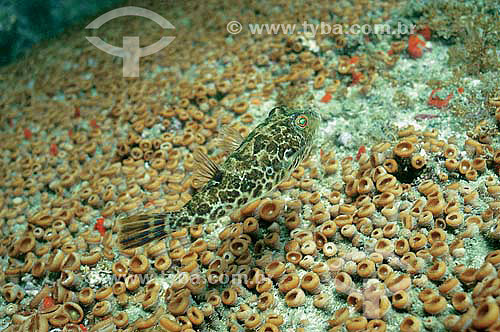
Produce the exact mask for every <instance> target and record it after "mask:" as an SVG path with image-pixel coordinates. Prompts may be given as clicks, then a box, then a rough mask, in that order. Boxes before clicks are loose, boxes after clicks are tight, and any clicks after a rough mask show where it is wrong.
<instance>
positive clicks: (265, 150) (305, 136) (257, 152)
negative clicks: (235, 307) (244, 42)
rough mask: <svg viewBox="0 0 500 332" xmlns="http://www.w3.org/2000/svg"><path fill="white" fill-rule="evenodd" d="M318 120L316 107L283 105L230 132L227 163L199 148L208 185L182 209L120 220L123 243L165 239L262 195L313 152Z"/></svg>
mask: <svg viewBox="0 0 500 332" xmlns="http://www.w3.org/2000/svg"><path fill="white" fill-rule="evenodd" d="M319 124H320V116H319V114H318V113H317V111H316V110H314V109H313V108H311V107H307V108H303V107H300V108H289V107H286V106H278V107H275V108H273V109H272V110H271V111H270V112H269V115H268V116H267V118H266V119H265V120H264V121H263V122H262V123H260V124H259V125H258V126H257V127H256V128H255V129H254V130H252V131H251V132H250V133H249V134H248V136H247V137H246V138H243V137H241V136H240V135H239V133H238V132H237V131H236V130H233V131H231V130H229V131H226V132H225V134H224V136H225V137H223V142H225V148H226V150H227V151H230V152H231V153H230V154H229V155H228V156H227V158H226V160H225V161H224V162H223V163H222V164H220V165H217V164H215V163H214V162H213V161H212V160H211V159H210V158H209V157H208V156H207V155H205V154H204V153H203V152H200V151H196V152H195V153H194V159H195V162H196V163H197V166H196V167H197V169H196V171H195V172H194V174H193V177H194V178H196V179H197V180H198V181H202V182H204V185H203V186H202V187H201V188H200V189H199V190H198V191H197V192H196V193H194V194H193V196H192V198H191V200H190V201H189V202H187V203H186V204H185V205H184V206H183V207H182V208H181V209H180V210H178V211H174V212H166V213H156V214H139V215H132V216H129V217H126V218H124V219H121V220H120V221H119V224H120V226H121V227H120V235H119V242H120V245H121V247H122V248H124V249H128V248H135V247H139V246H142V245H145V244H147V243H149V242H152V241H154V240H161V239H163V238H165V237H167V236H168V234H169V233H170V232H171V231H172V230H174V229H175V228H177V227H179V226H185V225H188V224H193V223H198V224H200V223H204V222H206V221H207V220H216V219H218V218H221V217H223V216H225V215H229V214H230V213H231V212H232V211H233V210H235V209H237V208H241V207H242V206H244V205H246V204H248V203H251V202H252V201H255V200H257V199H259V198H262V197H263V196H265V195H266V194H268V193H269V192H270V191H272V190H273V189H274V188H275V187H276V186H277V185H278V184H279V183H280V182H282V181H283V180H285V179H287V178H288V177H289V176H290V175H291V173H292V172H293V171H294V170H295V168H296V167H297V166H298V165H299V164H300V163H301V162H302V161H303V160H304V159H305V158H306V156H308V155H309V153H310V152H311V149H312V147H313V143H314V139H315V137H316V134H317V131H318V127H319Z"/></svg>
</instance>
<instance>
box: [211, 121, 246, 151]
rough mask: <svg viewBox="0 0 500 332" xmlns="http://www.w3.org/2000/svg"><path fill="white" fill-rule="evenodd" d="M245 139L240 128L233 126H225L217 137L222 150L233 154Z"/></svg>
mask: <svg viewBox="0 0 500 332" xmlns="http://www.w3.org/2000/svg"><path fill="white" fill-rule="evenodd" d="M244 139H245V138H244V137H243V136H241V134H240V132H239V131H238V130H236V129H234V128H233V127H229V126H224V127H222V129H221V131H220V134H219V137H218V138H217V141H218V142H217V143H218V145H219V147H220V148H221V149H222V151H224V152H225V153H227V154H231V153H233V152H234V151H235V150H236V149H237V148H238V147H239V146H240V145H241V143H242V142H243V140H244Z"/></svg>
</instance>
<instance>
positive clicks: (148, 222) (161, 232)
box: [118, 213, 173, 249]
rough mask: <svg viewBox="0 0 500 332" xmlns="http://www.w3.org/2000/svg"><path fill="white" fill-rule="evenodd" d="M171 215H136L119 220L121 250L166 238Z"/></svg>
mask: <svg viewBox="0 0 500 332" xmlns="http://www.w3.org/2000/svg"><path fill="white" fill-rule="evenodd" d="M172 214H173V213H157V214H138V215H133V216H130V217H126V218H123V219H121V220H119V221H118V222H119V225H120V233H119V235H118V241H119V243H120V247H121V248H122V249H130V248H136V247H140V246H143V245H145V244H147V243H149V242H152V241H154V240H161V239H163V238H165V237H167V235H168V233H169V229H170V227H169V224H170V220H171V219H172Z"/></svg>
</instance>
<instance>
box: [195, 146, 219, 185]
mask: <svg viewBox="0 0 500 332" xmlns="http://www.w3.org/2000/svg"><path fill="white" fill-rule="evenodd" d="M193 157H194V161H195V168H194V170H193V184H195V186H196V187H198V188H199V187H201V186H203V185H204V184H205V183H207V182H208V181H210V180H215V181H218V182H220V181H221V180H222V171H221V170H220V168H219V166H217V164H216V163H215V162H214V161H213V160H212V159H210V157H209V156H207V155H206V154H205V153H204V152H203V151H202V150H200V149H196V150H195V151H194V154H193Z"/></svg>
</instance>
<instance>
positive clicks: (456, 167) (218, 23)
mask: <svg viewBox="0 0 500 332" xmlns="http://www.w3.org/2000/svg"><path fill="white" fill-rule="evenodd" d="M125 5H127V6H131V5H133V6H139V7H143V8H148V9H150V10H152V11H154V12H156V13H158V14H160V15H161V16H163V17H164V18H166V19H168V20H169V21H170V22H171V23H172V24H173V26H174V27H175V29H167V30H164V29H162V28H161V27H159V26H158V24H156V23H155V22H153V21H151V20H149V19H147V18H143V17H122V18H116V19H114V20H113V21H110V22H108V23H106V24H104V25H103V26H102V27H101V28H100V29H99V30H96V31H89V30H88V29H87V30H86V29H85V24H84V25H82V26H77V27H73V28H70V29H69V30H67V31H66V32H65V33H64V34H62V35H60V36H57V37H54V38H52V39H50V40H47V41H44V42H42V43H41V44H39V45H37V46H35V47H34V48H33V49H32V50H30V51H29V52H27V54H26V55H25V56H24V57H22V58H19V59H17V60H16V61H14V62H12V63H10V64H8V65H6V66H4V67H1V68H0V76H1V77H2V80H0V88H1V91H2V93H1V94H0V149H1V160H0V193H1V195H0V208H1V210H0V221H1V233H2V236H1V239H0V241H1V246H0V255H1V258H0V263H1V272H0V295H1V296H0V329H1V330H4V331H73V332H74V331H136V330H140V331H142V330H144V331H181V330H183V331H193V330H194V331H262V332H272V331H297V332H298V331H311V332H312V331H399V330H400V331H404V332H406V331H429V330H432V331H445V330H449V331H465V330H467V331H499V330H500V318H499V316H500V315H499V306H500V276H499V274H498V271H499V269H500V242H499V241H500V225H499V220H500V219H499V214H500V181H499V172H500V144H499V138H498V129H499V122H500V88H499V84H498V83H499V80H498V77H499V60H498V59H499V50H500V48H499V46H500V45H499V42H498V40H499V31H500V20H499V11H500V7H499V4H498V3H497V2H496V1H477V2H476V1H368V0H352V1H335V2H324V3H321V2H314V3H310V4H308V3H303V2H288V1H272V2H266V1H241V2H240V1H238V2H232V1H207V2H203V3H202V2H199V3H198V2H194V1H192V2H186V3H178V4H173V3H170V2H163V1H151V2H134V1H131V2H127V3H125V4H124V6H125ZM95 17H97V16H95ZM95 17H92V18H89V20H88V22H89V23H90V22H91V21H92V20H93V19H94V18H95ZM232 21H238V22H241V24H242V28H243V30H242V31H241V32H240V33H236V34H232V33H230V32H229V31H228V29H234V28H238V26H237V24H236V23H232V25H228V23H229V22H232ZM304 22H307V24H315V25H316V26H319V27H321V23H322V22H323V25H322V26H323V31H322V30H318V31H317V33H316V34H313V33H312V30H311V29H312V28H311V27H312V26H309V25H303V23H304ZM294 23H295V24H297V26H296V27H297V28H296V29H295V30H294V32H293V33H284V32H283V31H282V30H280V31H279V32H278V33H267V32H266V30H265V28H264V30H263V31H262V33H252V32H251V31H250V27H249V24H268V27H270V26H271V24H294ZM327 24H329V25H330V26H333V24H340V25H341V26H342V27H343V28H345V29H347V28H349V27H352V26H353V25H354V24H359V25H360V26H362V25H367V26H373V25H374V24H387V26H388V27H389V28H390V29H391V33H389V34H373V33H372V34H340V33H338V30H336V31H337V32H336V33H332V32H330V33H327V32H328V31H327V28H326V26H327ZM411 24H414V25H415V26H416V27H415V30H414V31H413V33H406V32H405V31H399V32H398V31H397V30H396V29H397V28H398V27H401V26H410V25H411ZM253 27H255V26H253ZM338 27H339V26H337V28H338ZM280 29H281V28H280ZM231 31H232V32H234V31H233V30H231ZM289 32H290V31H289ZM90 35H94V36H99V37H101V38H102V39H103V40H105V41H106V42H108V43H109V44H112V45H115V46H118V47H121V46H122V43H123V40H122V37H123V36H137V35H138V36H140V44H141V46H147V45H150V44H152V43H153V42H156V41H157V40H159V39H160V38H161V37H162V36H164V35H169V36H175V40H174V41H173V42H172V43H171V44H169V45H168V46H167V47H165V48H164V49H163V50H160V51H158V52H156V53H155V54H152V55H148V56H144V57H142V58H141V59H140V70H139V71H140V76H139V77H127V78H124V77H123V75H122V74H123V72H122V67H123V66H122V60H121V59H120V58H118V57H114V56H111V55H109V54H106V53H105V52H103V51H101V50H99V49H97V48H96V47H94V46H93V45H92V44H90V43H89V42H88V41H87V40H86V39H85V36H90ZM277 105H289V106H290V107H299V106H296V105H308V106H310V107H314V108H316V109H317V110H318V112H319V113H320V114H321V116H322V122H321V126H320V133H319V135H318V137H317V139H315V147H316V148H315V149H314V150H313V152H312V153H311V155H310V156H309V157H308V158H307V159H306V160H304V161H303V162H302V163H301V164H300V165H299V167H298V168H297V169H296V170H295V171H294V172H293V173H292V176H291V177H290V179H287V180H286V181H284V182H283V183H281V184H279V185H278V187H277V189H276V190H275V191H273V192H272V193H270V194H269V195H267V196H266V197H265V198H263V199H262V200H260V201H257V202H256V203H252V204H250V205H248V206H244V207H242V209H240V210H238V211H235V212H233V213H232V214H231V215H230V216H225V217H223V218H219V219H213V220H210V221H209V222H206V223H205V224H202V225H195V224H193V225H190V226H188V227H185V228H182V229H179V230H177V231H176V232H174V233H172V234H170V236H169V237H168V238H167V239H165V240H163V241H160V242H155V243H153V244H150V245H146V246H144V247H140V248H137V249H128V250H123V249H120V248H119V246H118V241H117V237H118V233H119V227H118V222H117V221H118V220H119V218H120V217H122V216H125V215H131V214H134V213H137V212H144V211H147V212H150V213H153V212H162V211H174V210H176V209H179V208H180V207H181V206H182V205H183V204H185V203H186V202H187V201H189V199H190V198H191V196H192V195H193V194H194V193H195V191H196V190H199V189H198V186H196V185H195V183H194V182H193V181H192V174H193V170H194V169H196V167H197V166H196V164H195V162H194V157H193V153H194V151H195V150H196V149H198V148H199V147H202V149H204V150H205V151H206V152H207V153H208V155H209V156H211V157H212V159H213V160H214V161H215V162H216V163H221V162H222V161H223V160H224V153H223V150H222V149H221V148H220V146H218V141H217V137H218V134H219V133H220V132H221V128H223V127H224V126H231V127H233V128H234V129H236V130H237V131H239V132H240V133H241V134H242V135H243V136H245V135H247V134H248V133H249V132H250V131H251V130H252V129H253V128H254V127H255V126H256V125H257V124H259V123H261V122H262V121H264V120H265V119H266V117H267V114H268V113H269V111H270V110H271V109H272V108H273V107H274V106H277ZM252 162H254V160H248V163H249V165H251V164H252ZM214 275H215V276H225V277H224V278H219V279H215V280H214V279H210V280H209V281H207V278H204V277H207V276H208V277H210V276H214ZM198 280H202V281H201V282H197V281H198ZM238 281H240V282H238Z"/></svg>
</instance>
